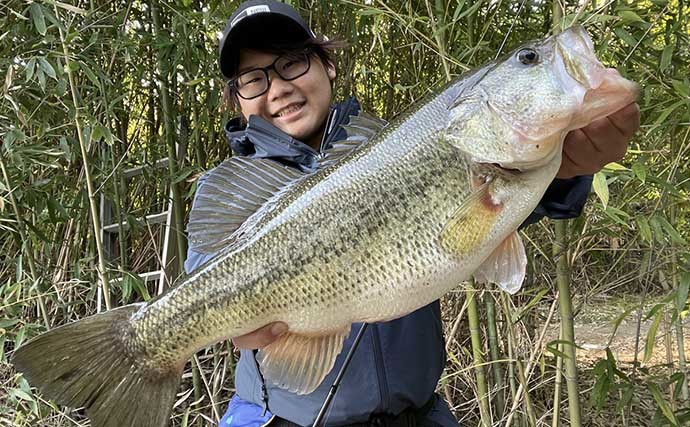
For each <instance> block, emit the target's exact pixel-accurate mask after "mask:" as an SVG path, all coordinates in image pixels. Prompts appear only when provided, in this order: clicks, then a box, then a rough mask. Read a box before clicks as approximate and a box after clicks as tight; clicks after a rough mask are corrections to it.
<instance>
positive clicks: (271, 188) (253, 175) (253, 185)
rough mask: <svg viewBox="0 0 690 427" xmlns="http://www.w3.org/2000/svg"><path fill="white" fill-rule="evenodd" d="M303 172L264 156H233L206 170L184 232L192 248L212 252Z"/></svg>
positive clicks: (224, 246) (232, 238) (227, 243)
mask: <svg viewBox="0 0 690 427" xmlns="http://www.w3.org/2000/svg"><path fill="white" fill-rule="evenodd" d="M302 176H304V173H302V172H300V171H298V170H295V169H293V168H290V167H288V166H285V165H283V164H281V163H278V162H275V161H273V160H267V159H250V158H247V157H233V158H231V159H229V160H226V161H224V162H223V163H221V164H220V165H218V166H217V167H216V168H214V169H213V170H212V171H210V172H209V173H208V174H207V175H206V176H205V179H204V181H203V183H202V184H201V185H200V186H199V189H198V191H197V195H196V198H195V200H194V208H193V209H192V212H191V214H190V217H189V225H188V226H187V233H188V236H189V242H190V246H191V248H192V250H194V251H197V252H200V253H215V252H218V251H219V250H221V249H224V248H226V247H228V246H229V245H231V244H232V243H233V242H234V241H235V240H236V237H237V236H236V234H237V233H236V231H237V230H238V228H240V226H241V225H242V224H243V223H244V222H245V221H246V220H247V218H249V217H250V216H252V215H253V214H255V213H256V212H257V211H259V210H260V209H261V208H262V207H263V206H264V205H266V202H268V201H269V200H270V199H271V198H272V197H274V196H275V195H276V194H277V193H278V192H279V191H280V190H281V189H283V188H285V187H286V186H287V185H289V184H291V183H292V182H294V181H295V180H297V179H298V178H301V177H302Z"/></svg>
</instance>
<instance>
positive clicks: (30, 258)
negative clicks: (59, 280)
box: [0, 153, 50, 329]
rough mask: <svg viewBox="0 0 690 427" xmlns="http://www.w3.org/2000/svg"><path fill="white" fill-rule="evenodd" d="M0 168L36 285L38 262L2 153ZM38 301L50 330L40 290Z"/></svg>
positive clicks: (21, 250) (22, 248) (40, 310)
mask: <svg viewBox="0 0 690 427" xmlns="http://www.w3.org/2000/svg"><path fill="white" fill-rule="evenodd" d="M0 168H2V177H3V179H4V180H5V187H6V188H7V195H8V197H9V199H10V205H12V211H13V212H14V216H15V218H16V220H17V232H18V233H19V238H20V239H21V242H20V245H19V248H20V253H24V255H25V256H26V260H27V261H28V263H29V272H30V273H31V281H32V282H33V283H32V284H35V283H38V280H39V275H38V270H37V269H36V261H35V260H34V255H33V252H32V249H31V248H32V245H31V240H30V239H29V237H28V236H27V234H26V231H25V227H26V225H25V224H24V220H23V218H24V216H23V215H22V214H21V212H20V210H19V205H18V204H17V199H15V198H14V186H13V185H12V181H10V176H9V174H8V173H7V169H6V168H5V160H4V159H3V157H2V153H0ZM37 301H38V311H39V312H40V313H41V317H43V324H44V325H45V327H46V329H50V319H48V310H47V309H46V303H45V301H44V300H43V296H42V295H41V292H40V290H39V291H38V295H37Z"/></svg>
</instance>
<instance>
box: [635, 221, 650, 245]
mask: <svg viewBox="0 0 690 427" xmlns="http://www.w3.org/2000/svg"><path fill="white" fill-rule="evenodd" d="M635 220H636V221H637V228H638V229H639V230H640V236H641V237H642V240H644V241H645V242H647V243H652V229H651V228H650V227H649V222H648V221H647V218H645V217H643V216H638V217H637V218H635Z"/></svg>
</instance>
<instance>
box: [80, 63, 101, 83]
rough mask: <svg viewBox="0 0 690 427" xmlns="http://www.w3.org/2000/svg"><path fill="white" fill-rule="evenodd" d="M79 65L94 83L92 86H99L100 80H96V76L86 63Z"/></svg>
mask: <svg viewBox="0 0 690 427" xmlns="http://www.w3.org/2000/svg"><path fill="white" fill-rule="evenodd" d="M79 67H80V68H81V69H82V70H84V74H86V77H87V78H88V79H89V80H91V83H93V84H94V86H100V85H101V82H100V80H98V76H96V74H95V73H94V72H93V71H92V70H91V68H89V67H88V66H87V65H86V64H83V63H82V64H79Z"/></svg>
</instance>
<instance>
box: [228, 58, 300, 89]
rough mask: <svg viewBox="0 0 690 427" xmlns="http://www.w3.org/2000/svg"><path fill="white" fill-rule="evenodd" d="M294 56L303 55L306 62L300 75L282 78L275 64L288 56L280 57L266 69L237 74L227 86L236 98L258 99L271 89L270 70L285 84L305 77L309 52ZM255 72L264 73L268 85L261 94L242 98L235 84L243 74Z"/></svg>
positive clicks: (254, 69)
mask: <svg viewBox="0 0 690 427" xmlns="http://www.w3.org/2000/svg"><path fill="white" fill-rule="evenodd" d="M289 55H295V54H293V53H291V54H289ZM296 55H303V56H304V58H305V59H306V60H307V68H306V69H305V70H304V71H303V72H302V73H300V74H298V75H296V76H294V77H290V78H285V77H283V75H282V74H280V71H278V69H277V68H276V63H277V62H278V61H280V60H281V59H283V58H285V57H286V56H288V55H280V56H279V57H277V58H276V59H275V60H274V61H273V62H272V63H271V65H268V66H266V67H256V68H252V69H250V70H247V71H243V72H242V73H241V74H239V75H238V76H237V77H235V78H233V79H231V80H228V86H230V87H231V88H232V89H233V90H234V91H235V93H236V94H237V96H239V97H240V98H242V99H247V100H249V99H254V98H258V97H260V96H261V95H263V94H264V93H266V92H268V90H269V89H270V88H271V83H272V80H271V78H270V76H269V75H268V72H269V71H270V70H273V71H275V73H276V74H277V75H278V77H280V78H281V79H282V80H284V81H286V82H289V81H292V80H295V79H298V78H300V77H302V76H303V75H305V74H307V73H308V72H309V69H310V68H311V58H310V56H311V55H310V52H309V51H304V52H299V53H297V54H296ZM255 71H262V72H263V73H264V75H265V76H266V81H267V82H268V83H267V84H266V89H264V90H263V91H262V92H261V93H259V94H257V95H254V96H250V97H246V96H242V94H241V93H240V88H239V87H237V82H238V81H239V79H240V77H242V76H243V75H245V74H247V73H253V72H255Z"/></svg>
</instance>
